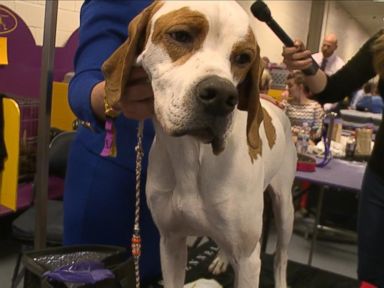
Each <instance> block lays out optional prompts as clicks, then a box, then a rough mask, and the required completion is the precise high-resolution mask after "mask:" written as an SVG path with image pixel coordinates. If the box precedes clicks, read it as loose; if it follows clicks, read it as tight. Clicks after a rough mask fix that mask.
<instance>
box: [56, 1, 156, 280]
mask: <svg viewBox="0 0 384 288" xmlns="http://www.w3.org/2000/svg"><path fill="white" fill-rule="evenodd" d="M151 2H152V1H130V0H121V1H110V0H97V1H96V0H86V1H84V3H83V6H82V8H81V13H80V41H79V47H78V49H77V53H76V56H75V75H74V77H73V78H72V80H71V82H70V86H69V103H70V106H71V108H72V110H73V112H74V113H75V114H76V116H77V117H78V118H79V119H80V120H81V121H82V123H83V125H80V127H79V128H78V130H77V136H76V137H75V140H74V142H73V144H72V147H71V150H70V154H69V159H68V170H67V174H66V182H65V192H64V240H63V241H64V245H75V244H76V245H78V244H88V245H89V244H105V245H119V246H123V247H127V248H128V251H130V246H131V237H132V235H133V225H134V216H135V185H136V182H135V159H136V155H135V145H136V143H137V137H136V134H137V127H138V121H137V120H142V119H145V118H148V117H150V116H151V115H152V113H153V92H152V88H151V86H150V84H148V81H147V75H146V73H145V72H144V70H143V69H142V68H140V67H136V68H134V70H133V71H132V73H131V76H130V77H131V78H130V81H129V83H128V84H127V89H126V90H127V92H126V95H123V96H122V100H121V101H120V102H119V103H118V105H116V106H115V107H112V108H113V110H114V111H115V112H116V114H119V116H118V117H117V118H116V119H115V120H114V124H115V129H116V146H117V156H116V157H109V156H108V157H103V156H101V155H100V153H101V151H102V149H103V146H104V139H105V129H104V122H105V107H104V96H105V92H104V85H105V82H104V76H103V73H102V71H101V66H102V64H103V62H104V61H105V60H106V59H107V58H108V57H109V56H110V55H111V54H112V53H113V52H114V51H115V50H116V49H117V48H118V47H119V46H120V45H121V44H122V43H123V42H124V41H125V40H126V39H127V36H128V35H127V34H128V29H127V27H128V23H129V22H130V21H131V20H132V19H133V17H135V16H136V15H137V14H139V13H140V12H141V11H142V10H143V9H144V8H145V7H146V6H148V5H149V4H151ZM153 137H154V129H153V127H152V122H151V120H149V119H148V120H145V124H144V136H143V148H144V159H143V169H142V171H143V176H142V179H141V184H142V185H141V186H142V189H141V194H140V197H141V211H140V224H141V225H140V226H141V238H142V255H141V257H140V272H141V280H142V283H144V284H145V283H148V282H151V281H152V280H153V279H155V278H156V279H157V278H158V277H160V275H161V269H160V256H159V233H158V231H157V228H156V227H155V224H154V223H153V221H152V217H151V214H150V212H149V209H148V207H147V204H146V199H145V187H144V186H145V185H144V184H145V179H146V174H145V173H146V172H145V171H146V167H147V161H148V158H147V157H148V151H149V148H150V145H151V143H152V140H153Z"/></svg>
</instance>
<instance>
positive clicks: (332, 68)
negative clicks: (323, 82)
mask: <svg viewBox="0 0 384 288" xmlns="http://www.w3.org/2000/svg"><path fill="white" fill-rule="evenodd" d="M312 57H313V59H314V60H315V61H316V62H317V64H318V65H319V66H321V62H323V58H324V57H323V53H321V52H318V53H315V54H313V55H312ZM344 64H345V62H344V61H343V60H342V59H341V58H340V57H339V56H337V55H336V54H335V53H333V54H332V55H331V56H329V57H328V58H327V64H326V66H325V69H324V72H325V74H327V75H332V74H334V73H336V71H337V70H339V69H340V68H341V67H343V66H344Z"/></svg>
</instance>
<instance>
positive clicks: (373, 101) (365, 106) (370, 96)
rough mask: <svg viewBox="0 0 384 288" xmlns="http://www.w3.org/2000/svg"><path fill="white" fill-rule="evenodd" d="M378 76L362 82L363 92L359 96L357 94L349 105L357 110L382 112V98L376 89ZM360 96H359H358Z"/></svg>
mask: <svg viewBox="0 0 384 288" xmlns="http://www.w3.org/2000/svg"><path fill="white" fill-rule="evenodd" d="M377 82H378V78H377V77H375V78H373V79H371V80H369V81H368V82H367V83H365V84H364V87H363V91H364V93H363V94H362V95H361V96H360V95H357V96H356V98H355V99H354V101H353V102H352V104H351V107H354V109H356V110H358V111H364V112H371V113H378V114H380V113H382V112H383V99H382V98H381V96H380V95H379V92H378V90H377V84H378V83H377ZM359 96H360V97H359Z"/></svg>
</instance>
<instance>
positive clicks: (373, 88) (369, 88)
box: [350, 77, 378, 110]
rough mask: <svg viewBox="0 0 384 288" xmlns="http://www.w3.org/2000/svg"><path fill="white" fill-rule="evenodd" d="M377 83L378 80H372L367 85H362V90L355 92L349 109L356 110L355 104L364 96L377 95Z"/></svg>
mask: <svg viewBox="0 0 384 288" xmlns="http://www.w3.org/2000/svg"><path fill="white" fill-rule="evenodd" d="M377 82H378V79H377V78H376V77H375V78H372V79H370V80H369V81H368V82H367V83H364V85H363V88H361V89H359V90H357V92H356V93H354V96H353V97H352V100H351V104H350V108H351V109H355V110H356V104H357V103H358V102H359V101H360V100H361V99H363V98H364V97H366V96H372V95H377V93H378V91H377Z"/></svg>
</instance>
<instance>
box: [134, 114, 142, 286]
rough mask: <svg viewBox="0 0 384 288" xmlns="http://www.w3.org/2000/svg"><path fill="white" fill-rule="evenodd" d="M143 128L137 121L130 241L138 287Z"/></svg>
mask: <svg viewBox="0 0 384 288" xmlns="http://www.w3.org/2000/svg"><path fill="white" fill-rule="evenodd" d="M143 130H144V122H143V121H140V122H139V127H138V131H137V144H136V147H135V151H136V196H135V197H136V202H135V224H134V227H133V235H132V242H131V249H132V256H133V260H134V265H135V280H136V288H140V268H139V260H140V255H141V237H140V188H141V185H140V184H141V169H142V165H141V164H142V159H143V156H144V151H143Z"/></svg>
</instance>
